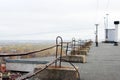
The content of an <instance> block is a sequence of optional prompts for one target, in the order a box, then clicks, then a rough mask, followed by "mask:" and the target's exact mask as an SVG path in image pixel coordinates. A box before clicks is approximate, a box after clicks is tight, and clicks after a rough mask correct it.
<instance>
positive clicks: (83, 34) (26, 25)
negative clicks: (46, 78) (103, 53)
mask: <svg viewBox="0 0 120 80" xmlns="http://www.w3.org/2000/svg"><path fill="white" fill-rule="evenodd" d="M107 13H108V14H109V16H108V19H109V28H114V24H113V22H114V20H120V0H0V40H39V39H43V40H44V39H53V40H54V39H55V38H56V36H58V35H60V36H62V37H63V39H72V37H75V38H77V39H79V38H81V39H93V40H94V37H95V34H94V33H95V25H94V24H95V23H98V24H100V25H99V39H104V17H105V16H106V14H107Z"/></svg>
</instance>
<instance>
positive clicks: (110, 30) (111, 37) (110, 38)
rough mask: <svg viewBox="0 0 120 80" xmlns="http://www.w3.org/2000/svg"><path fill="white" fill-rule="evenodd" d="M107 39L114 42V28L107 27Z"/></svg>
mask: <svg viewBox="0 0 120 80" xmlns="http://www.w3.org/2000/svg"><path fill="white" fill-rule="evenodd" d="M107 36H108V39H107V41H108V42H114V39H115V29H108V34H107Z"/></svg>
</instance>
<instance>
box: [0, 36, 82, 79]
mask: <svg viewBox="0 0 120 80" xmlns="http://www.w3.org/2000/svg"><path fill="white" fill-rule="evenodd" d="M59 40H60V42H59ZM68 44H69V43H67V46H68ZM55 47H56V56H55V58H56V59H55V60H53V61H52V62H51V63H49V64H47V65H46V66H45V67H44V68H43V69H40V70H37V71H35V72H30V73H28V74H26V75H23V76H21V77H19V78H17V79H16V80H26V79H29V78H31V77H33V76H35V75H36V74H38V73H39V72H42V71H44V70H45V69H47V68H48V67H49V66H51V65H52V64H54V63H55V67H57V66H59V67H61V62H62V61H65V62H68V61H66V60H65V59H62V49H63V39H62V37H60V36H58V37H57V38H56V45H53V46H51V47H48V48H44V49H41V50H37V51H32V52H28V53H22V54H14V53H12V54H0V57H9V56H24V55H29V54H34V53H38V52H42V51H45V50H48V49H52V48H55ZM59 47H60V56H59V57H58V50H59V49H58V48H59ZM66 54H67V51H66ZM57 61H59V65H57ZM68 63H70V64H71V65H72V66H73V68H74V69H75V70H76V72H77V73H78V76H79V78H80V74H79V71H78V70H77V69H76V67H75V66H74V65H73V64H72V63H71V62H68Z"/></svg>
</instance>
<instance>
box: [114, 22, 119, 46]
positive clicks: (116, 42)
mask: <svg viewBox="0 0 120 80" xmlns="http://www.w3.org/2000/svg"><path fill="white" fill-rule="evenodd" d="M114 24H115V39H114V46H118V24H119V21H114Z"/></svg>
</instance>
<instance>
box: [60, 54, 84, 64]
mask: <svg viewBox="0 0 120 80" xmlns="http://www.w3.org/2000/svg"><path fill="white" fill-rule="evenodd" d="M62 59H64V60H66V61H68V62H80V63H86V56H85V55H68V56H63V57H62Z"/></svg>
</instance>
